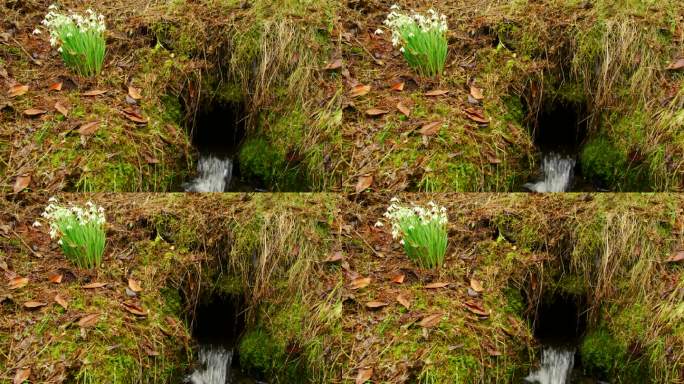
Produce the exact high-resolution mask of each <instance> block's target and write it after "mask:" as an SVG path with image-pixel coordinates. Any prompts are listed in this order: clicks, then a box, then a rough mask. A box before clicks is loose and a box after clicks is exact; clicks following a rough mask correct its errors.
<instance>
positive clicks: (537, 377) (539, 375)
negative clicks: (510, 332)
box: [525, 346, 575, 384]
mask: <svg viewBox="0 0 684 384" xmlns="http://www.w3.org/2000/svg"><path fill="white" fill-rule="evenodd" d="M574 365H575V350H574V349H572V348H568V347H557V346H545V347H544V349H543V350H542V359H541V366H540V367H539V369H538V370H536V371H534V372H532V373H530V374H529V375H528V376H527V377H526V378H525V381H526V382H528V383H538V384H565V383H568V382H569V380H570V374H571V372H572V368H573V366H574Z"/></svg>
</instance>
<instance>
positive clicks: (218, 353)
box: [185, 345, 233, 384]
mask: <svg viewBox="0 0 684 384" xmlns="http://www.w3.org/2000/svg"><path fill="white" fill-rule="evenodd" d="M198 357H199V359H198V360H199V363H200V367H199V368H198V369H196V370H195V372H193V373H192V374H191V375H190V376H188V377H187V378H186V379H185V382H186V383H190V384H230V383H231V382H232V377H231V375H230V366H231V364H232V362H233V350H228V349H226V348H224V347H221V346H209V345H202V346H200V350H199V356H198Z"/></svg>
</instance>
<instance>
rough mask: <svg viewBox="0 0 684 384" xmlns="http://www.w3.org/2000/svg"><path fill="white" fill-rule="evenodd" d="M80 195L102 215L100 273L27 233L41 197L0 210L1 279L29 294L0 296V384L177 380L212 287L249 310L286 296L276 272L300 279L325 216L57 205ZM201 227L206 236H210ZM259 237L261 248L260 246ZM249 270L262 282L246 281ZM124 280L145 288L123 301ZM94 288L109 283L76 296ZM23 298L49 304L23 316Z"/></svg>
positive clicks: (290, 203) (123, 201) (288, 203)
mask: <svg viewBox="0 0 684 384" xmlns="http://www.w3.org/2000/svg"><path fill="white" fill-rule="evenodd" d="M88 197H90V198H92V199H93V201H95V202H96V203H98V204H102V205H103V206H104V207H105V209H106V212H107V219H108V223H109V224H108V246H107V251H106V254H105V261H104V265H105V267H104V268H101V269H100V270H99V271H86V270H80V269H78V268H75V267H73V266H72V265H70V264H69V263H68V262H67V261H66V260H64V258H63V256H62V255H61V252H60V251H59V249H58V248H56V247H55V246H54V244H50V240H49V237H48V236H47V232H46V229H45V226H43V227H41V228H37V229H36V228H32V227H31V223H32V222H33V221H34V220H36V219H37V218H38V217H39V214H40V211H41V209H42V207H43V206H44V204H45V203H46V202H45V199H44V198H41V197H36V200H32V201H30V202H27V203H28V205H29V206H30V208H20V207H18V206H15V205H12V204H7V203H4V204H3V206H2V213H1V214H2V217H3V222H5V223H8V224H9V227H8V228H4V227H3V229H2V230H3V233H2V236H0V261H2V262H3V264H1V265H3V266H4V265H5V263H6V265H7V270H5V271H4V272H3V273H5V274H6V276H7V278H8V279H9V278H10V277H12V276H14V274H16V275H18V276H21V277H27V278H29V283H28V284H27V285H26V286H25V287H23V288H20V289H17V290H11V291H5V292H3V294H2V295H1V296H0V298H1V299H2V303H1V304H0V313H1V314H2V316H0V318H1V319H2V320H0V329H1V330H2V332H0V335H2V336H0V350H1V351H2V353H1V354H0V372H1V373H0V382H2V383H5V382H9V381H10V380H11V379H12V378H13V377H14V374H15V372H16V370H17V369H18V368H22V367H27V368H31V371H32V373H31V379H32V380H33V381H36V382H63V381H65V380H66V382H77V383H100V382H105V381H106V382H112V383H133V382H136V383H138V382H156V383H168V382H175V381H176V380H178V379H179V378H182V377H183V374H185V373H187V372H188V366H189V364H190V362H191V361H192V360H191V359H192V349H191V347H192V346H193V345H192V343H191V340H190V336H189V332H190V331H189V329H188V322H189V320H190V319H191V316H190V314H191V313H192V309H193V308H194V305H195V304H196V300H197V299H199V298H200V297H202V296H203V295H209V294H211V292H213V291H215V290H219V291H225V292H226V293H231V294H242V293H244V295H245V299H246V300H247V303H248V304H249V305H252V304H254V303H256V302H259V301H260V300H261V299H262V298H263V297H264V296H271V295H274V296H276V297H277V296H279V295H282V294H283V293H284V292H286V290H287V289H288V287H290V285H289V284H287V283H285V284H281V283H280V281H281V280H277V279H280V278H281V277H282V276H283V274H285V275H286V276H289V277H291V278H293V279H294V278H297V276H298V275H297V274H296V273H295V271H294V268H301V272H300V273H304V272H305V271H306V270H307V269H308V268H309V263H310V261H311V260H314V259H316V257H315V256H313V255H312V252H314V251H315V249H313V247H314V245H316V246H323V244H321V243H320V241H319V240H318V238H317V236H319V237H320V234H319V232H315V233H310V232H309V230H310V229H311V228H316V226H317V225H318V224H317V223H318V222H319V221H321V222H323V223H325V221H326V216H325V212H326V211H329V210H330V207H329V205H328V203H327V201H328V198H326V197H325V196H324V195H318V196H316V197H315V198H314V197H311V196H309V197H307V196H284V195H283V196H266V195H262V196H254V197H248V196H238V195H230V196H220V195H215V196H204V197H200V196H197V197H189V196H183V195H164V196H161V195H156V196H155V195H148V196H143V195H140V196H139V198H138V199H135V200H131V199H130V198H129V197H125V196H123V195H119V196H116V195H110V196H105V195H94V196H82V195H63V196H62V200H67V201H81V202H82V201H85V200H86V199H87V198H88ZM327 205H328V206H327ZM326 206H327V208H326ZM314 209H315V210H316V213H315V214H314V213H311V212H313V210H314ZM294 213H304V217H303V218H302V217H295V216H294V215H293V214H294ZM321 215H322V216H321ZM319 216H320V217H319ZM208 225H210V228H212V230H211V231H206V229H207V226H208ZM271 225H274V226H275V228H277V229H278V232H273V229H274V228H273V227H271ZM6 230H7V231H9V232H8V233H7V232H5V231H6ZM304 235H306V238H307V239H309V241H310V242H309V244H311V246H309V247H305V246H302V247H301V248H300V251H299V252H298V253H293V252H291V246H292V243H293V239H299V237H300V236H304ZM20 238H21V240H20ZM232 241H235V243H234V244H235V245H234V246H233V251H232V253H231V255H230V257H227V258H226V254H225V253H224V251H225V250H230V249H231V245H232V244H233V243H232ZM261 241H267V242H268V244H269V245H267V246H265V248H263V249H262V248H260V247H261V245H260V244H261ZM25 244H31V246H32V247H35V250H36V252H37V253H35V254H34V253H33V252H29V250H28V249H27V248H26V246H25ZM274 244H279V246H280V247H281V248H277V247H275V246H274ZM259 250H263V252H268V253H267V254H265V255H264V258H266V259H264V260H263V263H261V262H260V263H259V265H260V266H262V269H256V268H254V267H253V265H252V255H253V254H258V253H259ZM286 251H287V252H286ZM36 255H38V256H40V257H37V256H36ZM3 268H4V267H3ZM255 270H256V272H255ZM53 272H59V273H60V274H62V275H63V277H64V278H63V281H62V283H60V284H53V283H50V282H49V281H48V276H49V275H50V274H51V273H53ZM253 273H258V274H259V277H258V279H254V280H252V279H253V276H254V275H253ZM10 275H12V276H10ZM222 276H223V277H222ZM129 277H132V278H134V279H136V280H137V281H139V282H140V285H141V286H142V287H143V291H142V293H141V294H140V298H139V299H138V298H136V299H130V298H127V297H126V294H125V292H124V288H125V287H126V285H127V279H128V278H129ZM276 280H277V281H278V283H275V281H276ZM285 281H286V282H287V279H285ZM90 282H102V283H107V285H106V287H104V288H99V289H84V288H82V286H83V285H85V284H87V283H90ZM226 282H232V283H230V284H227V283H226ZM5 286H7V282H6V281H5V282H3V287H5ZM292 286H293V287H296V286H297V284H295V283H294V282H293V284H292ZM56 294H59V295H60V296H61V297H62V298H64V299H65V300H66V301H67V303H68V305H69V306H68V309H67V310H65V309H63V308H62V307H60V306H58V305H57V304H56V303H55V301H54V299H53V298H54V296H55V295H56ZM27 301H41V302H44V303H46V304H47V306H45V307H43V308H39V309H37V310H34V311H30V310H27V309H25V308H23V303H24V302H27ZM124 301H126V302H132V303H135V304H137V305H140V306H142V307H143V308H144V310H145V311H147V312H148V313H149V314H148V316H145V317H136V316H134V315H133V314H131V313H128V312H127V311H126V310H125V309H124V307H123V305H122V303H123V302H124ZM92 313H98V314H100V317H99V321H98V322H97V324H96V325H94V326H93V327H86V328H85V329H80V327H79V326H78V325H77V324H76V323H77V322H78V321H79V320H80V319H81V318H82V317H83V316H85V315H87V314H92ZM248 313H249V312H248ZM186 320H188V322H186Z"/></svg>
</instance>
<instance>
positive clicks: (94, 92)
mask: <svg viewBox="0 0 684 384" xmlns="http://www.w3.org/2000/svg"><path fill="white" fill-rule="evenodd" d="M105 93H107V91H103V90H100V89H91V90H90V91H86V92H83V96H100V95H104V94H105Z"/></svg>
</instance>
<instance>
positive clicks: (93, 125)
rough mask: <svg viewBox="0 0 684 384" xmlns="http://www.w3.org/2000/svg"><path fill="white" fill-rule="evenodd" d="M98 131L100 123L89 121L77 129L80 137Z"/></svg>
mask: <svg viewBox="0 0 684 384" xmlns="http://www.w3.org/2000/svg"><path fill="white" fill-rule="evenodd" d="M98 129H100V122H99V121H91V122H89V123H85V124H82V125H81V126H80V127H79V128H78V133H79V134H80V135H81V136H90V135H92V134H94V133H95V132H97V130H98Z"/></svg>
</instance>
